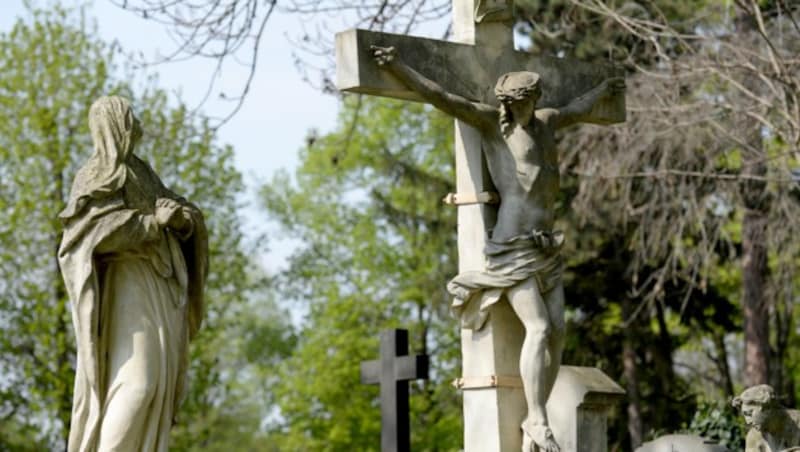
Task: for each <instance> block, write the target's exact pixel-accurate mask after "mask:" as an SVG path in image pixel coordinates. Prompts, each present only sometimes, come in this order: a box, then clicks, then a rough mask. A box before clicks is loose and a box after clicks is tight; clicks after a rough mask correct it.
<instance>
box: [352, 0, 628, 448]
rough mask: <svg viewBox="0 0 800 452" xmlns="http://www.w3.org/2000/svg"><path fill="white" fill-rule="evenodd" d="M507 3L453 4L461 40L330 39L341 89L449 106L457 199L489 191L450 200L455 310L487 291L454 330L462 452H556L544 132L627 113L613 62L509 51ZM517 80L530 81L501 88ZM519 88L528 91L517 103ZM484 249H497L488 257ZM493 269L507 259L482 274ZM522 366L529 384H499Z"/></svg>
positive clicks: (556, 271) (558, 344)
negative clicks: (489, 201) (478, 198)
mask: <svg viewBox="0 0 800 452" xmlns="http://www.w3.org/2000/svg"><path fill="white" fill-rule="evenodd" d="M511 3H512V2H511V1H508V0H454V2H453V13H454V18H453V32H454V36H455V40H456V41H458V43H443V42H440V41H436V40H430V39H422V38H412V37H407V36H400V35H391V34H385V33H374V32H367V31H362V30H351V31H348V32H343V33H340V34H338V35H337V72H338V74H337V84H338V87H339V88H340V89H342V90H346V91H353V92H360V93H367V94H373V95H381V96H388V97H395V98H399V99H406V100H414V101H420V100H425V101H428V102H430V103H432V104H433V105H434V106H436V107H437V108H440V109H441V110H443V111H445V112H447V113H449V114H451V115H453V116H454V117H455V118H456V119H457V120H456V140H455V141H456V186H457V190H458V196H461V195H462V194H463V195H464V196H465V197H470V196H473V195H474V194H477V193H481V192H493V191H496V192H498V193H499V199H500V203H499V206H496V205H486V204H468V205H460V206H459V212H458V232H459V238H458V248H459V271H460V273H459V276H458V277H457V278H454V280H453V281H451V284H450V285H449V286H448V289H449V290H451V293H453V294H454V295H455V299H456V302H455V303H454V306H457V307H458V308H459V309H461V308H463V309H462V312H464V313H469V312H475V306H474V304H475V303H477V302H480V301H474V300H476V299H478V298H480V297H481V296H482V294H483V293H484V292H485V294H487V295H488V297H489V302H487V303H483V302H480V303H481V305H482V306H481V307H482V308H483V309H481V310H480V311H478V313H479V315H480V320H481V321H484V320H485V322H482V323H480V326H483V328H482V329H481V328H478V329H474V328H473V329H470V328H465V329H464V330H462V335H461V337H462V354H463V357H464V360H463V362H464V367H463V375H464V378H463V379H462V380H463V385H462V387H463V389H464V407H465V422H466V424H465V450H466V451H467V452H472V451H480V452H492V451H512V450H513V451H517V450H519V449H520V445H521V444H522V446H523V448H525V449H528V450H532V449H533V446H532V444H531V443H530V442H531V441H533V442H536V443H537V444H539V445H540V446H544V447H545V448H547V450H553V451H554V450H557V449H558V446H556V445H555V444H554V439H553V437H552V436H553V434H552V432H551V431H550V430H549V428H548V421H547V414H546V413H545V408H544V405H545V402H546V401H547V397H548V395H549V393H550V389H551V388H552V385H553V382H554V381H555V378H556V374H557V371H558V366H559V364H560V358H561V348H562V344H563V337H564V321H563V309H564V300H563V289H562V287H561V282H560V279H559V275H560V271H561V262H562V261H561V258H560V256H559V255H558V249H559V247H560V244H561V240H560V239H559V238H557V234H556V233H555V231H553V230H552V229H553V221H554V216H553V206H552V200H553V199H555V195H556V193H557V190H558V177H559V176H558V163H557V161H558V156H557V151H556V150H555V146H554V142H555V140H554V139H553V134H554V132H555V130H557V129H559V128H561V127H565V126H567V125H570V124H573V123H575V122H591V123H596V124H611V123H616V122H621V121H624V119H625V107H624V104H625V102H624V90H623V89H622V87H623V86H624V85H623V83H622V80H621V79H618V78H616V77H615V76H616V75H617V74H616V71H615V69H614V68H612V67H611V66H606V65H590V64H586V63H582V62H577V61H568V60H562V59H557V58H539V57H533V56H531V55H528V54H525V53H522V52H517V51H515V50H514V47H513V32H512V26H511V23H510V22H509V21H508V20H507V19H509V18H510V17H511V14H510V13H511V6H512V5H511ZM478 22H480V23H478ZM512 72H513V73H514V74H515V75H512V74H510V73H512ZM532 72H536V73H537V75H536V76H534V75H532ZM525 74H528V75H529V76H526V75H525ZM525 80H528V81H530V82H531V83H530V85H531V86H528V87H510V86H509V87H505V84H506V82H509V83H510V84H511V85H514V84H518V83H523V84H524V83H527V82H525ZM533 80H537V81H538V82H537V83H533ZM506 88H508V90H507V91H504V90H506ZM520 89H521V91H520ZM517 92H526V93H527V94H526V95H525V96H522V97H520V98H519V99H517V98H516V97H517V95H516V94H515V93H517ZM503 96H505V97H507V99H506V100H505V101H503V102H500V100H501V99H500V98H502V97H503ZM512 97H513V98H514V101H512V99H511V98H512ZM548 107H553V108H548ZM489 231H492V232H491V234H490V233H489ZM516 237H521V238H523V239H524V240H522V241H520V240H517V239H516ZM490 239H491V240H490ZM545 239H546V240H545ZM487 244H488V245H491V246H493V247H495V249H497V250H499V253H498V254H491V256H492V260H491V261H490V260H489V258H488V256H490V254H488V253H485V252H484V249H488V248H487ZM522 247H524V249H523V248H522ZM501 254H502V255H503V257H502V258H500V257H498V256H500V255H501ZM506 263H507V264H510V265H504V264H506ZM487 264H491V265H492V267H491V268H490V267H489V265H487ZM517 264H520V265H517ZM500 267H514V268H513V269H510V270H509V271H508V272H505V273H502V274H500V273H491V272H494V269H496V268H500ZM494 282H497V284H494ZM534 306H535V308H534ZM489 311H491V315H489V316H488V319H487V316H486V314H488V313H489ZM462 318H463V316H462ZM520 321H521V322H520ZM526 338H527V339H526ZM514 369H516V370H514ZM520 375H521V385H522V386H525V387H526V388H527V389H529V390H526V391H522V390H521V389H520V388H519V387H518V386H514V385H509V384H505V383H508V382H509V381H511V380H512V379H510V378H509V377H519V376H520ZM485 381H490V382H494V383H496V384H493V385H488V386H487V385H485V384H484V383H483V382H485ZM523 397H527V398H528V400H524V399H522V398H523ZM520 399H522V400H521V401H520ZM520 403H522V404H523V405H524V406H525V407H526V408H521V406H522V405H520ZM526 409H527V413H525V411H526ZM521 412H522V414H521ZM523 421H524V422H523ZM521 422H522V423H523V429H524V431H525V432H526V434H525V435H523V436H522V437H520V433H521V430H520V428H519V425H520V423H521ZM603 437H604V438H605V436H603ZM523 441H524V442H525V443H524V444H523Z"/></svg>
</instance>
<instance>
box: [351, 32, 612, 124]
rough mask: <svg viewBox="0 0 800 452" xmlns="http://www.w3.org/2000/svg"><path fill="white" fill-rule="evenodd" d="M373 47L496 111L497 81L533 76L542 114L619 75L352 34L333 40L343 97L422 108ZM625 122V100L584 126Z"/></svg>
mask: <svg viewBox="0 0 800 452" xmlns="http://www.w3.org/2000/svg"><path fill="white" fill-rule="evenodd" d="M371 46H378V47H390V46H391V47H394V48H395V49H396V51H397V54H398V55H402V58H403V60H404V61H408V62H409V64H413V67H414V69H416V70H417V71H419V72H420V73H422V74H425V76H426V77H427V78H429V79H431V80H433V81H434V82H436V83H438V84H440V85H441V86H442V87H443V88H444V89H445V90H446V91H448V92H451V93H456V94H459V95H461V96H464V97H466V98H467V99H470V100H474V101H478V102H483V103H487V104H492V105H497V103H498V102H497V99H496V98H495V96H494V91H493V88H494V85H495V83H496V82H497V79H498V77H500V75H502V74H505V73H507V72H512V71H522V70H527V71H534V72H537V73H539V74H541V76H542V83H543V90H542V93H543V95H542V98H541V99H540V101H539V102H538V106H539V107H540V108H544V107H560V106H563V105H566V104H568V103H569V102H570V101H571V100H572V99H574V98H575V97H576V96H579V95H581V94H583V93H585V92H586V91H588V90H589V89H591V88H593V87H595V86H597V85H598V84H599V83H600V82H602V81H603V80H605V79H607V78H610V77H615V76H617V75H619V74H618V72H616V70H615V68H614V67H612V66H610V65H604V64H589V63H585V62H582V61H578V60H570V59H562V58H553V57H542V56H532V55H531V54H529V53H526V52H519V51H514V50H513V48H512V49H510V50H509V49H507V48H506V49H503V48H498V47H496V46H486V45H484V46H479V45H472V44H462V43H455V42H445V41H440V40H435V39H426V38H419V37H414V36H406V35H397V34H391V33H381V32H375V31H368V30H358V29H352V30H347V31H343V32H341V33H337V34H336V87H337V88H338V89H339V90H341V91H346V92H354V93H362V94H371V95H376V96H383V97H392V98H395V99H405V100H411V101H417V102H423V101H424V99H423V98H422V97H421V96H420V95H419V94H418V93H416V92H415V91H413V90H410V89H409V88H407V87H406V86H405V85H404V84H402V83H401V82H399V81H398V80H397V79H396V78H394V77H392V76H391V75H390V74H388V73H387V72H386V71H382V70H381V69H380V68H379V67H378V66H377V65H376V64H375V62H374V58H373V56H372V53H371V51H370V48H371ZM624 120H625V98H624V96H623V95H619V96H616V97H614V98H610V99H608V100H603V101H602V102H600V103H598V105H597V106H596V107H595V109H594V110H593V111H592V114H591V116H590V118H589V119H588V120H587V121H586V122H593V123H596V124H613V123H618V122H622V121H624Z"/></svg>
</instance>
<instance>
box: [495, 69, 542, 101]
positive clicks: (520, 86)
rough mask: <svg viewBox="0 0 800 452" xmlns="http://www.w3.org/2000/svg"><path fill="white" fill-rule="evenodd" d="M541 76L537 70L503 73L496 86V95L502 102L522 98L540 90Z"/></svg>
mask: <svg viewBox="0 0 800 452" xmlns="http://www.w3.org/2000/svg"><path fill="white" fill-rule="evenodd" d="M540 78H541V77H540V76H539V74H537V73H536V72H530V71H521V72H509V73H507V74H503V75H501V76H500V78H499V79H498V80H497V85H495V87H494V95H495V96H496V97H497V99H498V100H499V101H501V102H505V101H509V100H521V99H525V98H528V97H530V96H531V95H532V94H533V93H535V92H537V91H539V89H540V88H539V81H540Z"/></svg>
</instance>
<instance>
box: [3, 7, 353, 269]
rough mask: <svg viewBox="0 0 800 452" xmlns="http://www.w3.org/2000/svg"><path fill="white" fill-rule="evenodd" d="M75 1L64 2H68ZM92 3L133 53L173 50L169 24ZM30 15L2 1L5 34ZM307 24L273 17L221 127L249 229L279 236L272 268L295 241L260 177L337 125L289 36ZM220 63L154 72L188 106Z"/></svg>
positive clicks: (227, 80)
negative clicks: (313, 133)
mask: <svg viewBox="0 0 800 452" xmlns="http://www.w3.org/2000/svg"><path fill="white" fill-rule="evenodd" d="M76 3H77V2H76V1H75V0H62V4H64V5H67V6H69V5H73V4H76ZM84 3H85V2H84ZM40 4H41V2H40ZM91 5H92V6H91V7H90V8H89V10H88V11H89V13H90V14H91V15H92V16H94V18H95V19H96V20H97V24H98V29H99V30H98V31H99V34H100V37H101V38H102V39H104V40H106V41H109V42H110V41H112V40H114V39H116V40H118V41H119V43H120V45H121V46H122V48H123V49H124V50H125V51H126V52H135V53H138V52H142V54H143V55H144V56H145V58H151V57H156V56H157V55H159V54H162V55H163V54H165V53H168V52H169V51H170V50H172V49H173V48H174V47H173V41H172V40H171V38H170V37H169V35H168V34H167V32H166V29H165V28H164V27H163V26H161V25H159V24H156V23H154V22H149V21H146V20H144V19H142V18H140V17H138V16H136V15H135V14H133V13H131V12H128V11H124V10H122V9H120V8H118V7H117V6H115V5H113V4H112V3H111V2H110V1H109V0H94V1H93V2H92V3H91ZM25 15H26V11H25V8H24V4H23V0H0V32H5V31H8V30H10V29H11V27H12V26H13V24H14V22H15V20H16V18H17V17H19V16H23V17H24V16H25ZM300 27H301V23H300V18H298V17H296V16H288V15H285V14H280V12H277V13H275V14H274V15H273V16H272V17H271V18H270V20H269V22H268V24H267V27H266V29H265V35H264V36H263V39H262V41H261V48H260V50H259V66H258V70H257V73H256V75H255V79H254V82H253V85H252V87H251V90H250V93H249V94H248V97H247V99H246V101H245V104H244V106H243V107H242V109H241V110H240V111H239V112H238V113H237V114H236V116H234V117H233V119H231V120H230V121H229V122H228V123H227V124H225V125H224V126H223V127H222V128H221V129H220V132H219V139H220V142H221V143H228V144H231V145H233V147H234V150H235V164H236V167H237V168H238V169H239V170H240V171H241V172H242V173H243V174H244V176H245V181H246V182H247V185H248V192H247V194H246V195H245V196H244V199H243V200H242V201H243V202H244V203H245V204H246V206H245V208H243V209H242V210H241V214H242V217H243V219H244V221H245V227H244V230H245V233H246V235H248V236H249V237H250V238H255V237H256V236H257V235H258V234H261V233H266V234H267V236H268V238H269V237H270V236H273V239H272V240H269V241H268V245H269V251H267V252H266V254H265V255H262V256H261V259H260V260H261V261H262V263H263V264H264V266H265V267H266V269H267V270H268V271H274V270H277V269H280V268H281V267H283V266H284V264H285V260H286V257H287V256H288V255H289V253H290V252H291V251H292V249H293V246H294V245H293V242H292V241H291V240H287V238H286V237H280V238H279V239H278V238H277V237H274V236H275V235H276V234H277V231H276V227H275V226H274V225H272V226H270V224H269V222H268V219H267V218H266V216H265V214H264V213H263V211H262V210H261V209H259V208H258V207H257V206H256V205H255V204H256V201H255V188H256V187H257V185H258V181H266V180H268V179H269V178H270V177H271V175H272V174H273V173H274V172H275V171H276V170H278V169H280V168H285V169H287V170H289V171H290V172H291V171H293V169H294V168H295V167H296V166H297V163H298V150H299V149H301V148H302V147H303V146H304V143H305V137H306V136H307V133H308V131H309V130H310V129H312V128H313V129H316V130H318V131H319V132H321V133H325V132H328V131H331V130H332V129H333V127H334V126H335V120H336V114H337V111H338V100H337V98H336V97H335V96H332V95H326V94H322V93H321V92H320V91H318V90H317V89H315V88H314V87H312V86H311V85H309V84H308V83H306V82H305V81H303V80H302V77H301V76H300V74H299V72H298V70H297V69H296V68H295V66H294V60H293V57H292V52H293V50H295V48H294V47H293V46H292V44H291V43H290V41H289V38H288V37H287V35H288V36H291V34H292V33H295V32H296V31H297V30H299V29H300ZM213 68H214V67H213V63H212V62H211V61H208V60H203V59H200V58H194V59H191V60H188V61H184V62H177V63H171V64H162V65H158V66H155V67H152V68H150V69H149V70H148V71H149V73H157V74H158V77H159V83H158V86H159V87H161V88H163V89H166V90H167V91H169V92H171V93H180V96H181V98H182V99H183V100H184V101H186V102H187V104H188V105H196V104H197V103H198V102H199V101H200V100H201V99H202V98H203V94H204V93H205V91H206V88H207V83H208V80H209V76H208V74H211V73H212V71H213ZM246 75H247V70H246V69H245V68H243V67H239V66H237V65H235V64H234V65H228V67H226V68H225V72H224V73H223V75H222V77H221V79H220V80H219V86H220V87H221V88H222V90H223V91H226V92H228V93H230V94H235V93H238V90H239V89H241V86H242V83H243V81H244V79H245V77H246ZM229 108H230V107H228V106H224V105H221V104H219V103H212V102H209V103H207V104H205V106H204V108H203V111H204V112H205V113H207V114H210V115H216V116H220V115H222V114H223V113H226V112H228V111H229ZM145 127H146V124H145Z"/></svg>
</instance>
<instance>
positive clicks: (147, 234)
mask: <svg viewBox="0 0 800 452" xmlns="http://www.w3.org/2000/svg"><path fill="white" fill-rule="evenodd" d="M109 215H114V216H119V218H117V219H116V220H117V221H110V223H111V224H114V225H115V227H114V228H113V229H112V230H109V231H107V233H105V234H102V236H103V239H102V240H100V242H99V243H98V244H97V247H96V248H95V252H96V253H98V254H105V253H114V252H120V251H125V250H128V249H132V248H136V247H138V246H139V245H141V244H143V243H147V242H154V241H156V240H159V239H160V238H161V234H160V233H161V227H160V226H159V225H158V223H157V222H156V219H155V216H154V215H149V214H147V215H144V214H140V213H138V212H137V211H135V210H132V209H123V210H120V211H116V212H113V213H110V214H109ZM109 220H114V219H109ZM119 220H122V221H119ZM98 227H102V225H99V226H98Z"/></svg>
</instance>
